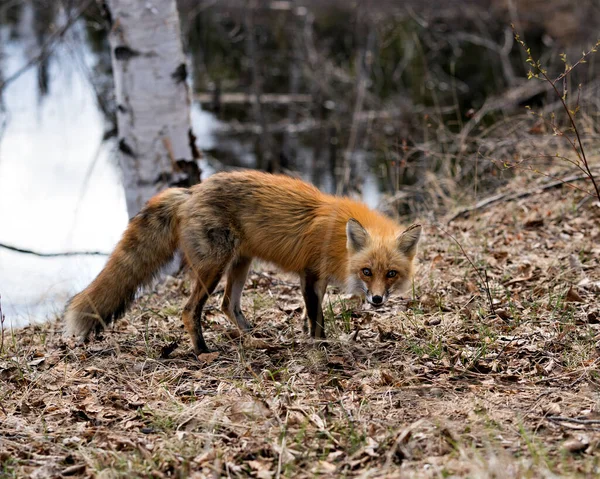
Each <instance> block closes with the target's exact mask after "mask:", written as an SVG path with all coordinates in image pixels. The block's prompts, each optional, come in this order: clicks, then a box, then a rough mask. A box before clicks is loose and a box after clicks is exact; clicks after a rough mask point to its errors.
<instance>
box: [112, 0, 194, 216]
mask: <svg viewBox="0 0 600 479" xmlns="http://www.w3.org/2000/svg"><path fill="white" fill-rule="evenodd" d="M105 5H106V10H107V11H106V13H107V16H108V19H109V22H110V23H111V29H110V34H109V42H110V47H111V56H112V65H113V75H114V80H115V90H116V99H117V123H118V130H119V162H120V164H121V168H122V170H123V179H124V185H125V195H126V199H127V211H128V213H129V217H130V218H131V217H133V216H134V215H135V214H136V213H137V212H138V211H139V210H140V209H141V207H142V206H143V205H144V203H145V202H146V201H147V200H148V199H149V198H151V197H152V196H153V195H154V194H156V193H157V192H158V191H160V190H162V189H164V188H165V187H167V186H191V185H192V184H195V183H197V182H198V181H199V180H200V169H199V167H198V164H197V161H196V160H197V159H198V157H199V156H200V155H199V153H198V150H197V148H196V146H195V142H194V140H195V137H194V135H193V133H192V129H191V124H190V94H189V88H188V84H187V82H186V78H187V67H186V63H185V57H184V55H183V48H182V43H181V38H180V27H179V17H178V14H177V6H176V2H175V0H108V1H107V2H106V3H105Z"/></svg>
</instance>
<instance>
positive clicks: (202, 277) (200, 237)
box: [181, 217, 236, 354]
mask: <svg viewBox="0 0 600 479" xmlns="http://www.w3.org/2000/svg"><path fill="white" fill-rule="evenodd" d="M200 218H201V219H202V217H200ZM193 219H194V220H196V219H197V218H193ZM181 249H182V250H183V253H184V254H185V257H186V259H187V262H188V264H189V266H190V268H191V270H192V272H193V275H194V276H195V280H196V283H195V285H194V289H193V291H192V295H191V296H190V299H189V301H188V302H187V304H186V305H185V307H184V309H183V318H182V319H183V323H184V325H185V328H186V330H187V331H188V333H189V334H190V336H191V338H192V345H193V347H194V351H195V352H196V354H199V353H205V352H209V349H208V347H207V345H206V342H205V341H204V337H203V335H202V309H203V308H204V304H205V303H206V300H207V299H208V297H209V296H210V295H211V294H212V293H213V291H214V290H215V288H216V287H217V285H218V284H219V281H220V280H221V277H222V276H223V273H224V272H225V269H226V267H227V265H228V264H229V263H230V262H231V259H232V258H234V257H235V249H236V237H235V235H234V234H233V232H232V230H231V229H230V228H228V226H227V225H226V224H210V223H209V222H208V221H206V222H205V221H202V222H198V223H197V224H194V223H192V226H191V227H189V228H188V229H187V230H184V231H183V232H182V235H181Z"/></svg>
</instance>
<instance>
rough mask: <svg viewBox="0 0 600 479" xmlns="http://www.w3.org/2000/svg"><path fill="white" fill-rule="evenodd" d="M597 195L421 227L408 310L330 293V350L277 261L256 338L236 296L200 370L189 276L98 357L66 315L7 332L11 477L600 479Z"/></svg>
mask: <svg viewBox="0 0 600 479" xmlns="http://www.w3.org/2000/svg"><path fill="white" fill-rule="evenodd" d="M547 181H548V180H547V179H546V178H543V177H535V176H534V177H530V176H527V175H522V176H520V177H518V178H516V179H515V180H514V181H512V182H511V183H510V184H509V185H508V186H507V187H506V188H505V191H506V192H514V191H520V190H525V189H529V188H531V187H532V186H533V185H534V184H535V183H539V184H543V183H546V182H547ZM585 198H586V197H585V195H583V194H582V193H581V192H580V191H577V190H572V189H570V188H567V187H563V188H560V189H554V190H548V191H545V192H542V193H536V194H534V195H532V196H529V197H526V198H523V199H520V200H517V201H510V202H500V203H498V204H496V205H494V206H492V207H490V208H488V209H484V210H481V211H478V212H476V213H473V214H472V215H471V216H470V217H469V218H466V219H457V220H455V221H452V222H451V223H450V224H447V222H445V221H444V219H443V218H438V219H437V221H439V223H438V222H436V221H434V220H433V218H434V215H433V214H432V215H431V216H430V217H424V218H421V222H422V224H423V225H424V228H425V236H424V239H423V243H422V248H421V250H420V253H419V262H420V263H419V267H418V272H417V275H416V278H415V282H414V287H413V289H412V291H410V292H408V293H407V296H408V298H406V297H405V298H400V297H396V298H394V299H393V300H391V301H390V302H389V303H388V304H387V305H386V306H385V307H384V308H382V309H379V310H372V309H368V308H367V306H363V305H361V303H360V301H359V300H357V299H355V298H351V297H349V296H347V295H345V294H341V293H339V292H336V291H335V290H331V289H330V291H329V293H328V295H327V296H326V299H325V304H326V327H327V330H328V336H329V339H328V341H327V342H322V343H315V342H313V341H311V340H310V339H308V338H307V337H306V336H305V335H304V333H303V332H302V321H301V319H300V316H301V313H302V298H301V294H300V291H299V288H298V285H297V281H296V280H295V279H294V278H293V277H291V276H287V275H284V274H280V273H276V272H274V271H273V270H272V269H269V267H268V266H264V265H257V266H256V268H255V270H254V271H253V272H252V274H251V276H250V278H249V281H248V283H247V287H246V290H245V296H244V299H243V306H244V310H245V311H246V315H247V316H248V318H249V319H251V320H252V322H253V323H254V324H255V326H256V331H255V332H254V333H253V334H252V336H249V337H240V336H239V334H238V333H237V332H236V330H235V329H234V327H233V326H232V325H231V324H230V323H229V322H228V320H227V319H226V318H225V316H224V315H223V314H221V313H220V312H219V311H218V309H217V305H218V302H219V300H220V297H221V295H222V288H220V289H219V290H218V291H217V293H216V294H215V295H214V296H213V298H212V299H211V300H210V302H209V304H208V311H207V314H206V318H205V331H206V333H205V336H206V338H207V341H208V343H209V345H210V346H212V347H214V348H217V349H218V352H215V353H211V354H206V355H202V356H201V357H200V358H199V360H198V359H196V357H195V356H194V355H193V354H192V351H191V348H190V344H189V340H188V338H187V335H186V334H185V332H184V330H183V326H182V323H181V320H180V313H181V309H182V306H183V304H184V303H185V301H186V297H187V295H188V293H189V287H190V285H189V281H188V279H187V277H185V276H182V277H181V278H168V279H167V280H166V281H165V282H164V283H161V284H160V285H158V286H157V287H156V288H154V291H153V292H150V293H148V294H145V295H143V296H141V297H140V298H139V299H138V300H137V301H136V303H135V306H134V307H133V308H132V309H131V310H130V311H129V313H128V314H127V315H126V317H125V318H124V319H122V320H120V321H118V322H117V323H116V324H115V325H114V326H113V327H112V328H111V329H110V330H108V331H107V332H105V333H103V334H102V336H101V337H100V338H96V339H95V340H92V341H90V342H89V343H87V344H84V345H76V344H74V343H73V342H72V341H66V340H64V339H63V338H62V337H61V335H60V332H61V328H62V324H61V322H60V319H58V320H56V321H52V322H49V323H46V324H43V325H38V326H29V327H26V328H24V329H20V330H14V331H10V330H8V331H6V332H5V336H4V340H3V351H2V352H1V353H0V477H38V478H41V477H62V476H72V477H106V478H108V477H126V476H127V477H257V478H263V479H267V478H276V477H280V476H284V477H299V478H302V477H314V476H323V477H377V478H380V477H459V476H468V477H498V478H504V477H556V476H569V477H572V476H582V477H591V476H596V475H597V474H599V473H600V461H599V458H600V395H599V394H598V391H599V389H600V377H599V373H598V364H599V362H600V355H599V352H600V350H599V347H600V301H599V298H600V205H598V204H597V202H596V203H595V202H594V201H593V200H590V201H587V200H586V199H585ZM440 227H441V228H442V229H443V231H442V229H440ZM455 240H456V241H455ZM457 242H458V243H460V246H458V244H457ZM463 250H464V251H463ZM467 255H468V258H469V259H470V261H469V260H468V259H467ZM471 262H472V263H473V264H471ZM475 267H476V268H478V269H479V274H477V273H476V271H475V269H474V268H475ZM486 283H487V284H486ZM488 293H489V294H488Z"/></svg>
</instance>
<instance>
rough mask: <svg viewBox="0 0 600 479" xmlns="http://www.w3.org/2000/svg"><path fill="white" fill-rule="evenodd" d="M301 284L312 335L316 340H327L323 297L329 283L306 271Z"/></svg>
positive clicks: (306, 315)
mask: <svg viewBox="0 0 600 479" xmlns="http://www.w3.org/2000/svg"><path fill="white" fill-rule="evenodd" d="M300 283H301V286H302V295H303V296H304V303H305V306H306V314H305V318H306V317H308V320H309V322H310V335H311V337H312V338H314V339H325V322H324V318H323V305H322V303H323V296H324V295H325V291H326V289H327V281H326V280H325V279H321V278H319V277H318V276H317V275H316V274H314V273H312V272H310V271H306V272H305V273H304V275H303V276H302V277H301V279H300ZM305 321H306V319H305ZM305 324H306V322H305Z"/></svg>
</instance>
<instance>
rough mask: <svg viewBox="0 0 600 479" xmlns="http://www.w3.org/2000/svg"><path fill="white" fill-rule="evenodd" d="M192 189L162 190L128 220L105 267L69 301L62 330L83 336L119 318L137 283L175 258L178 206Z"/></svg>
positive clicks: (150, 278) (136, 289) (129, 301)
mask: <svg viewBox="0 0 600 479" xmlns="http://www.w3.org/2000/svg"><path fill="white" fill-rule="evenodd" d="M190 194H191V192H190V191H189V190H187V189H184V188H170V189H168V190H165V191H163V192H162V193H159V194H158V195H156V196H154V197H153V198H151V199H150V201H148V203H146V205H145V206H144V208H143V209H142V210H141V211H140V212H139V213H138V214H137V215H136V216H134V217H133V218H132V219H131V220H130V222H129V225H128V226H127V229H126V230H125V233H123V237H122V238H121V240H120V241H119V243H118V244H117V246H116V248H115V250H114V251H113V252H112V254H111V255H110V257H109V259H108V262H107V263H106V266H105V267H104V269H103V270H102V271H101V272H100V274H98V276H97V277H96V279H94V281H93V282H92V283H91V284H90V285H89V286H88V287H87V288H86V289H84V290H83V291H82V292H81V293H79V294H77V295H75V296H74V297H73V298H71V300H70V301H69V303H68V305H67V309H66V312H65V322H66V329H65V334H66V335H68V336H78V337H79V338H81V339H85V338H86V337H87V336H88V335H89V334H90V333H91V332H92V331H93V330H95V331H99V330H101V329H103V328H104V327H105V326H106V325H107V324H109V323H110V322H111V321H113V320H115V319H117V318H119V317H120V316H121V315H122V314H123V313H124V312H125V310H126V308H127V306H129V304H130V303H131V302H132V301H133V299H134V297H135V294H136V292H137V291H138V289H139V288H140V287H141V286H144V285H146V284H148V283H149V282H150V281H151V280H152V278H153V277H154V276H155V275H156V274H157V272H158V271H159V270H160V268H161V267H162V266H164V265H165V264H167V263H168V262H169V261H170V260H171V259H172V258H173V256H174V253H175V250H176V249H177V246H178V243H179V215H178V211H179V207H180V206H181V205H182V204H183V203H184V202H185V201H186V200H187V199H188V198H189V197H190Z"/></svg>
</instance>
